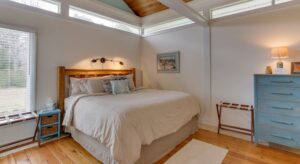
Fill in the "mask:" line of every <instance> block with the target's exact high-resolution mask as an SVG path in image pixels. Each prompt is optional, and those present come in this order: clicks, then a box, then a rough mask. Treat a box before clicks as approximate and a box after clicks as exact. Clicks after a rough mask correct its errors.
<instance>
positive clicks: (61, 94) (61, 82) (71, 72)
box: [57, 66, 136, 116]
mask: <svg viewBox="0 0 300 164" xmlns="http://www.w3.org/2000/svg"><path fill="white" fill-rule="evenodd" d="M128 74H133V81H134V84H136V77H135V68H131V69H122V70H113V69H91V70H89V69H66V68H65V67H64V66H59V67H58V78H57V82H58V84H57V86H58V91H57V93H58V95H57V98H58V101H57V105H58V108H59V109H60V110H61V116H63V115H64V113H65V104H64V102H65V95H66V94H65V92H66V88H65V87H66V77H76V78H88V77H100V76H106V75H128ZM67 83H69V81H67Z"/></svg>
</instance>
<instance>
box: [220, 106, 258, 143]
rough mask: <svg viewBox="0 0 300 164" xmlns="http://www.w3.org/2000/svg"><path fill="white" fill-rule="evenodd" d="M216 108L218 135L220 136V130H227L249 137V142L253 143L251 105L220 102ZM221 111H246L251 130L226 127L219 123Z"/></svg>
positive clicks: (231, 126)
mask: <svg viewBox="0 0 300 164" xmlns="http://www.w3.org/2000/svg"><path fill="white" fill-rule="evenodd" d="M216 106H217V113H218V121H219V122H218V134H220V130H227V131H232V132H236V133H241V134H245V135H250V136H251V142H253V134H254V122H253V120H254V114H253V105H244V104H236V103H229V102H220V103H219V104H217V105H216ZM223 109H233V110H242V111H248V112H250V113H251V129H246V128H242V127H238V126H233V125H227V124H223V123H222V122H221V120H222V119H221V118H222V110H223Z"/></svg>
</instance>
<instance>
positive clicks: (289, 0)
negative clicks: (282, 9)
mask: <svg viewBox="0 0 300 164" xmlns="http://www.w3.org/2000/svg"><path fill="white" fill-rule="evenodd" d="M291 1H293V0H275V4H276V5H277V4H281V3H286V2H291Z"/></svg>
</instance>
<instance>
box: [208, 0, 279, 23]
mask: <svg viewBox="0 0 300 164" xmlns="http://www.w3.org/2000/svg"><path fill="white" fill-rule="evenodd" d="M251 1H253V0H240V1H237V2H233V3H229V4H226V5H223V6H218V7H215V8H212V9H210V20H215V19H222V18H226V17H230V16H233V15H237V14H243V13H246V12H251V11H255V10H259V9H262V8H266V7H271V6H273V0H269V1H270V2H269V3H270V4H269V5H265V6H263V5H262V6H259V7H257V8H253V7H254V6H250V7H247V8H250V9H249V10H247V8H246V9H245V8H243V9H238V10H242V11H240V12H235V13H231V14H225V15H224V14H223V15H221V16H217V17H214V14H213V12H214V11H215V10H219V9H225V8H229V7H232V6H235V5H241V4H245V3H249V2H251ZM231 12H233V11H231Z"/></svg>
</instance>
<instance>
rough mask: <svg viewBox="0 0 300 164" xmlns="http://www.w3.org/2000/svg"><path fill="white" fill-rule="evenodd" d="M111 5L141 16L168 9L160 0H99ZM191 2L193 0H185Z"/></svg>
mask: <svg viewBox="0 0 300 164" xmlns="http://www.w3.org/2000/svg"><path fill="white" fill-rule="evenodd" d="M99 1H101V2H104V3H106V4H108V5H110V6H113V7H116V8H119V9H121V10H123V11H126V12H129V13H134V14H135V15H137V16H139V17H144V16H148V15H151V14H154V13H157V12H160V11H163V10H166V9H168V7H167V6H165V5H163V4H162V3H160V2H159V1H158V0H99ZM183 1H184V2H190V1H192V0H183Z"/></svg>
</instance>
